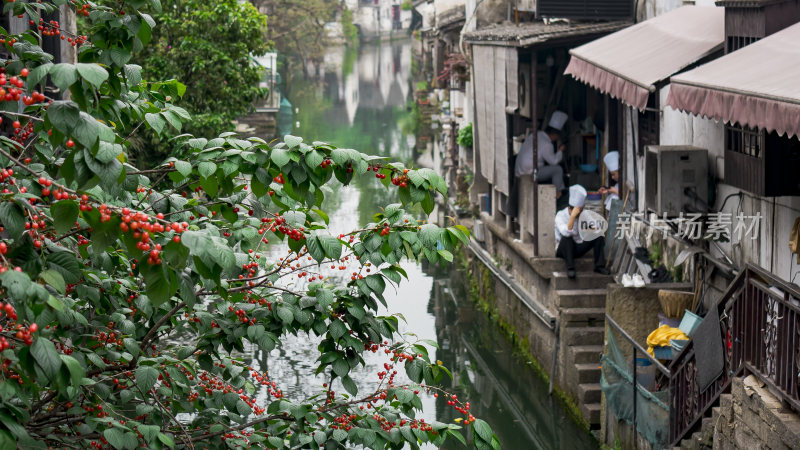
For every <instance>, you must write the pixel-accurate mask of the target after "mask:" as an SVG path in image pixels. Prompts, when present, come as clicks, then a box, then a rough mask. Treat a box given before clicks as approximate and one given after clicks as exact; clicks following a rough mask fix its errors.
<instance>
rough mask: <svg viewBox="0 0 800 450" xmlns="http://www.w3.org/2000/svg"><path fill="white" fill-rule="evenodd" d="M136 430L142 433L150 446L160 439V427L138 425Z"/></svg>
mask: <svg viewBox="0 0 800 450" xmlns="http://www.w3.org/2000/svg"><path fill="white" fill-rule="evenodd" d="M136 429H137V430H139V433H142V437H143V438H144V440H145V442H147V443H148V444H150V443H152V442H153V441H155V440H156V439H158V432H159V430H160V428H159V427H158V425H144V424H137V425H136Z"/></svg>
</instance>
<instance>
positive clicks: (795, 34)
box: [667, 23, 800, 137]
mask: <svg viewBox="0 0 800 450" xmlns="http://www.w3.org/2000/svg"><path fill="white" fill-rule="evenodd" d="M670 83H671V87H670V91H669V97H668V99H667V104H668V105H669V106H671V107H673V108H675V109H677V110H680V111H684V112H688V113H691V114H695V115H698V116H705V117H710V118H713V119H716V120H723V121H725V122H726V123H738V124H740V125H743V126H747V127H750V128H760V129H764V130H766V131H770V132H771V131H776V132H777V133H778V134H781V135H782V134H784V133H786V134H787V135H788V136H789V137H792V136H798V135H800V23H798V24H795V25H792V26H791V27H788V28H786V29H784V30H781V31H779V32H777V33H775V34H773V35H770V36H767V37H766V38H764V39H761V40H760V41H758V42H755V43H753V44H750V45H748V46H746V47H744V48H742V49H740V50H737V51H735V52H732V53H729V54H727V55H725V56H723V57H722V58H719V59H717V60H714V61H712V62H710V63H708V64H704V65H702V66H700V67H698V68H696V69H694V70H690V71H688V72H686V73H683V74H680V75H676V76H674V77H672V78H671V79H670Z"/></svg>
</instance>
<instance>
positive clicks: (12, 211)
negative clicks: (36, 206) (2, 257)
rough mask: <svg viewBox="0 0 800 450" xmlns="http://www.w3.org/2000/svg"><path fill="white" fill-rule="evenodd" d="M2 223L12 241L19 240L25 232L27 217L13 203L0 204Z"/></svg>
mask: <svg viewBox="0 0 800 450" xmlns="http://www.w3.org/2000/svg"><path fill="white" fill-rule="evenodd" d="M0 222H2V224H3V226H4V227H5V229H6V231H7V232H8V234H9V235H10V236H11V238H12V239H17V238H19V237H20V236H21V235H22V232H23V231H25V216H24V215H23V214H22V210H21V209H20V207H19V206H18V205H17V204H16V203H14V202H12V201H6V202H2V203H0Z"/></svg>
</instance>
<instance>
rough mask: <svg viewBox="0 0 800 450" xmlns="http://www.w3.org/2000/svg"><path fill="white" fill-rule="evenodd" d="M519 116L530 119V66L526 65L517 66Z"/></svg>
mask: <svg viewBox="0 0 800 450" xmlns="http://www.w3.org/2000/svg"><path fill="white" fill-rule="evenodd" d="M517 83H518V84H519V115H521V116H522V117H527V118H528V119H530V118H531V65H530V64H527V63H520V64H519V75H518V78H517Z"/></svg>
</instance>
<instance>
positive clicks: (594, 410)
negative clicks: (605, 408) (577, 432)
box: [580, 403, 602, 425]
mask: <svg viewBox="0 0 800 450" xmlns="http://www.w3.org/2000/svg"><path fill="white" fill-rule="evenodd" d="M601 409H602V408H601V407H600V403H584V404H582V405H581V406H580V410H581V414H583V418H584V419H586V421H587V422H589V425H599V424H600V410H601Z"/></svg>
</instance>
